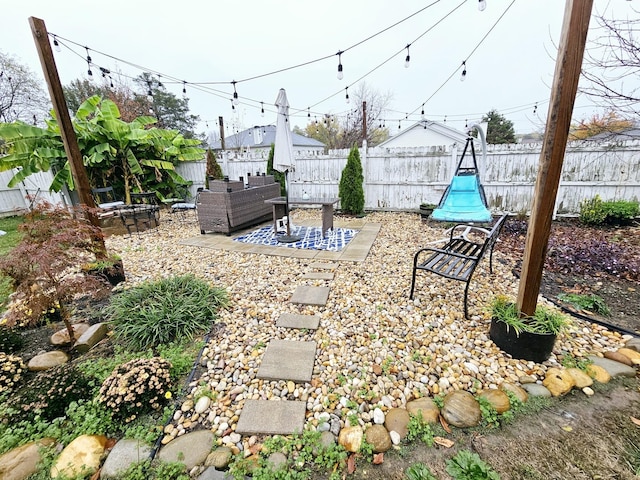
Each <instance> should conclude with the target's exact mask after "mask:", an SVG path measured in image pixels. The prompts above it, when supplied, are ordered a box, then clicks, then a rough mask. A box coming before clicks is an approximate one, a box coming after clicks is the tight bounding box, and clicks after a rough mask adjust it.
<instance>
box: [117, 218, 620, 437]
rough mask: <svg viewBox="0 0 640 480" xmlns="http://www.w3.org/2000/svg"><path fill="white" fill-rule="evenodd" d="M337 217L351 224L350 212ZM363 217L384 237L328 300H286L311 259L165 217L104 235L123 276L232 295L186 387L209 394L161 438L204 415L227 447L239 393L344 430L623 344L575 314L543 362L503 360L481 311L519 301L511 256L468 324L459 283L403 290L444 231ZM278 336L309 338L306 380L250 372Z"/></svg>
mask: <svg viewBox="0 0 640 480" xmlns="http://www.w3.org/2000/svg"><path fill="white" fill-rule="evenodd" d="M296 218H297V219H314V220H315V219H317V221H318V224H319V223H320V214H319V212H318V211H315V210H296V211H295V212H294V219H296ZM341 220H343V221H344V222H345V223H346V224H347V225H345V226H347V227H348V226H349V225H348V224H349V219H348V218H341ZM366 220H367V221H368V222H375V223H380V224H381V225H382V228H381V230H380V233H379V234H378V237H377V238H376V241H375V242H374V244H373V246H372V248H371V251H370V253H369V255H368V257H367V259H366V261H364V262H362V263H345V262H343V263H339V264H337V267H336V270H335V278H334V280H332V281H331V282H329V285H330V287H331V293H330V295H329V300H328V302H327V305H326V306H324V307H313V306H298V305H293V304H291V303H289V299H290V297H291V295H292V294H293V292H294V290H295V288H296V287H297V286H298V285H304V284H306V285H324V284H325V282H323V281H316V280H307V279H303V278H302V275H303V274H304V273H305V272H308V271H310V268H309V264H310V263H311V261H309V260H306V259H294V258H287V257H278V256H266V255H256V254H245V253H239V252H232V251H222V250H213V249H206V248H198V247H190V246H184V245H180V243H179V242H180V240H181V239H184V238H189V237H194V236H199V235H200V232H199V228H198V226H197V223H196V222H195V221H193V222H186V223H179V222H175V221H174V222H171V221H168V220H167V218H166V217H165V218H163V222H162V224H161V225H160V228H159V229H158V231H157V232H148V233H145V234H144V235H140V236H136V235H134V236H132V237H127V236H112V237H109V238H108V239H107V246H108V248H109V249H110V250H112V251H115V252H117V253H118V254H120V255H121V256H122V258H123V260H124V265H125V270H126V273H127V284H135V283H138V282H141V281H144V280H148V279H157V278H160V277H164V276H170V275H180V274H184V273H189V272H190V273H193V274H195V275H197V276H198V277H202V278H204V279H207V280H209V281H211V282H212V283H213V284H215V285H216V286H222V287H224V288H226V289H227V291H228V293H229V299H230V305H229V307H228V308H227V309H226V310H224V311H222V312H221V314H220V319H219V321H220V324H221V327H220V328H218V329H216V335H214V336H213V338H212V340H211V341H210V342H209V344H208V346H207V347H206V348H205V350H204V355H203V361H202V366H203V369H202V375H201V376H200V378H198V379H195V380H194V382H193V384H192V393H194V391H195V390H196V389H197V388H202V385H203V382H205V383H206V385H208V386H209V388H211V389H212V390H215V391H216V392H217V393H218V394H217V396H216V400H215V401H212V402H211V404H210V405H207V407H206V408H205V409H204V410H203V409H202V408H198V410H199V411H198V412H196V411H195V409H194V405H193V402H192V401H190V400H187V401H186V402H185V404H183V405H182V408H181V409H180V410H179V411H178V412H176V415H175V417H174V422H173V423H172V424H171V425H169V426H168V428H167V429H166V430H165V431H166V432H167V435H166V437H165V439H164V440H163V441H170V440H171V438H173V437H174V436H176V435H180V434H181V433H182V432H184V431H188V430H190V429H191V428H193V426H195V424H197V423H200V424H203V425H205V426H207V427H208V428H212V429H213V430H214V431H216V432H217V433H218V434H219V435H221V436H225V435H226V436H227V437H225V438H224V442H225V443H226V442H230V443H232V444H237V443H238V442H236V440H238V439H237V438H236V437H235V435H234V437H229V436H228V435H229V434H230V433H232V430H233V429H234V426H235V424H236V423H237V420H238V416H239V414H240V411H241V410H242V406H243V404H244V400H246V399H270V398H275V397H279V398H282V399H290V400H293V399H297V400H303V401H306V402H307V416H308V419H307V420H308V423H309V424H310V425H318V424H322V423H324V422H323V421H322V419H323V418H325V417H326V415H327V413H328V414H330V415H332V416H335V417H333V418H340V419H341V420H340V421H341V422H342V426H344V424H345V421H348V420H346V419H347V417H349V416H350V417H351V418H353V415H357V417H358V420H359V423H360V424H362V425H368V424H371V421H372V418H371V417H372V413H373V410H374V408H375V406H382V408H383V410H386V409H389V408H392V407H399V406H404V405H405V404H406V402H407V401H409V400H412V399H414V398H416V397H421V396H425V395H429V396H433V395H437V394H444V393H447V392H449V391H452V390H457V389H463V390H467V391H470V392H472V393H474V392H477V391H479V390H482V389H485V388H496V387H497V386H498V385H499V384H500V383H502V382H503V381H509V382H516V383H517V382H518V380H519V378H520V377H522V376H524V375H528V376H534V377H535V378H536V379H538V380H539V381H540V380H542V379H543V378H544V375H545V372H546V370H547V369H548V368H550V367H554V366H558V365H559V362H560V358H561V356H562V355H563V354H567V353H570V354H572V355H574V356H576V357H581V356H584V355H587V354H594V353H596V354H597V353H599V352H604V351H606V350H614V349H617V348H619V347H621V346H622V344H623V338H622V336H621V335H620V334H618V333H615V332H611V331H608V330H606V329H604V328H603V327H600V326H598V325H595V324H590V323H584V322H581V321H578V320H572V325H571V326H570V328H569V329H567V331H566V332H565V333H564V334H563V335H561V336H560V337H559V338H558V341H557V342H556V347H555V350H554V353H553V354H552V356H551V358H550V359H549V360H548V361H547V362H545V363H544V364H535V363H533V362H527V361H524V360H514V359H511V358H509V356H507V355H505V354H503V353H502V352H501V351H500V350H499V349H498V348H497V347H496V346H495V345H494V344H493V342H492V341H491V340H490V339H489V325H490V319H489V317H488V316H487V315H486V314H485V313H484V309H485V308H486V307H487V305H488V304H489V302H490V301H491V299H492V298H493V296H494V295H496V294H506V295H508V296H510V297H513V298H515V295H516V293H517V288H518V283H517V279H515V278H514V276H513V275H512V273H511V271H512V269H513V266H514V264H515V262H516V260H517V259H516V258H509V257H507V256H505V255H503V254H501V253H499V252H496V253H495V254H494V273H493V275H490V274H489V265H488V259H485V260H483V261H482V262H481V263H480V265H479V266H478V268H477V270H476V273H475V275H474V278H473V280H472V282H471V287H470V291H469V311H470V315H471V317H472V318H471V319H470V320H466V319H464V317H463V312H462V300H463V292H464V284H462V283H461V282H454V281H449V280H446V279H444V278H442V277H438V276H431V275H427V274H423V275H421V276H420V277H419V283H418V290H417V294H416V298H415V299H414V300H409V298H408V293H409V288H410V286H411V267H412V259H413V253H414V252H415V251H416V250H417V249H418V248H419V247H420V246H423V245H424V244H426V243H427V242H429V241H432V240H436V239H439V238H442V233H443V229H442V228H440V227H439V226H432V225H429V224H427V223H425V222H422V221H420V217H419V216H418V215H416V214H410V213H371V214H368V215H367V217H366ZM284 312H291V313H302V314H315V315H319V316H320V317H321V321H320V328H319V329H318V330H317V331H315V332H305V331H297V330H288V329H281V328H276V326H275V322H276V320H277V318H278V317H279V315H280V314H281V313H284ZM276 338H279V339H286V340H314V341H316V342H317V345H318V349H317V352H316V362H315V366H314V370H313V380H312V381H311V383H306V384H293V383H292V382H289V383H287V382H284V381H278V382H276V381H265V380H259V379H257V378H256V373H257V370H258V367H259V365H260V360H261V357H262V354H263V353H264V351H265V348H266V346H267V345H268V343H269V341H271V340H272V339H276ZM200 410H202V411H200ZM319 419H320V421H319Z"/></svg>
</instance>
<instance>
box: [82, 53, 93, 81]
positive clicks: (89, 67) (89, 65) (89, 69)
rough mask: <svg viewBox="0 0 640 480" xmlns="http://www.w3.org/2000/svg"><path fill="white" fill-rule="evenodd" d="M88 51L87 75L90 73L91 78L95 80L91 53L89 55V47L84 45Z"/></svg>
mask: <svg viewBox="0 0 640 480" xmlns="http://www.w3.org/2000/svg"><path fill="white" fill-rule="evenodd" d="M84 48H85V50H86V51H87V75H89V80H91V81H93V72H92V71H91V55H89V47H84Z"/></svg>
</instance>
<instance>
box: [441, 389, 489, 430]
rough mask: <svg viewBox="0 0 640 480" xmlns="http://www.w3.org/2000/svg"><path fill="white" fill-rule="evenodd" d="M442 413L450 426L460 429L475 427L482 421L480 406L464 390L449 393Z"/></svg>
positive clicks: (445, 398)
mask: <svg viewBox="0 0 640 480" xmlns="http://www.w3.org/2000/svg"><path fill="white" fill-rule="evenodd" d="M440 413H441V414H442V416H443V417H444V419H445V420H446V421H447V422H448V423H449V424H451V425H453V426H454V427H459V428H467V427H475V426H477V425H478V424H479V423H480V420H481V419H482V413H481V411H480V404H479V403H478V401H477V400H476V399H475V398H473V395H471V394H470V393H469V392H465V391H464V390H456V391H453V392H451V393H448V394H447V396H446V397H444V405H443V407H442V410H441V411H440Z"/></svg>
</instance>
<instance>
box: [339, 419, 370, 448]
mask: <svg viewBox="0 0 640 480" xmlns="http://www.w3.org/2000/svg"><path fill="white" fill-rule="evenodd" d="M363 437H364V432H363V431H362V427H360V426H359V425H357V426H355V427H345V428H343V429H342V430H340V435H338V443H339V444H340V445H342V446H343V447H344V449H345V450H346V451H347V452H353V453H356V452H358V451H359V450H360V446H361V445H362V438H363Z"/></svg>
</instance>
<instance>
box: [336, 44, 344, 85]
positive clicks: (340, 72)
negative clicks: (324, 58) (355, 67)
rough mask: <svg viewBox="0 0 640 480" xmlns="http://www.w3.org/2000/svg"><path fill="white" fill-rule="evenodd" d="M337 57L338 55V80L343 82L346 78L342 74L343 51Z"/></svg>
mask: <svg viewBox="0 0 640 480" xmlns="http://www.w3.org/2000/svg"><path fill="white" fill-rule="evenodd" d="M336 55H338V80H342V79H343V78H344V74H343V73H342V50H341V51H339V52H338V53H337V54H336Z"/></svg>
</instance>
